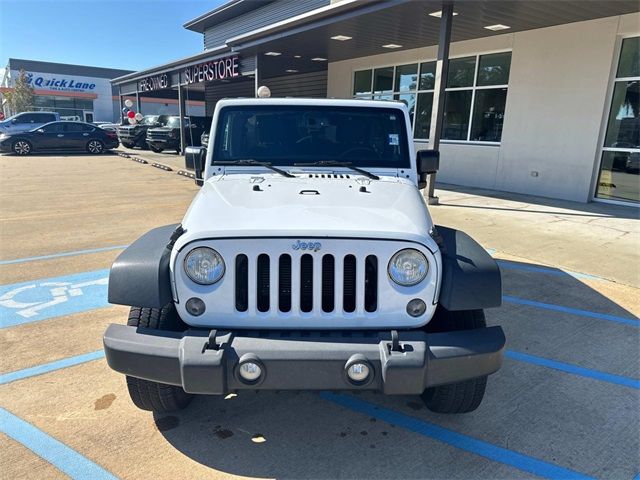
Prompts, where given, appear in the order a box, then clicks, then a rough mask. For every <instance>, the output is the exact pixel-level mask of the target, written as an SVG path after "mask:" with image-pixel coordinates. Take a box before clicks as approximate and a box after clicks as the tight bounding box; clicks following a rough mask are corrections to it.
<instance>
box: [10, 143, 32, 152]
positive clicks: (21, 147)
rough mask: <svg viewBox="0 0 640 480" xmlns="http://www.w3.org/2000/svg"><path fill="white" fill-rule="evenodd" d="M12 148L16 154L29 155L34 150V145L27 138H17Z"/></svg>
mask: <svg viewBox="0 0 640 480" xmlns="http://www.w3.org/2000/svg"><path fill="white" fill-rule="evenodd" d="M11 149H12V150H13V153H15V154H16V155H29V154H30V153H31V152H32V151H33V147H32V146H31V144H30V143H29V142H27V141H26V140H16V141H15V142H13V145H11Z"/></svg>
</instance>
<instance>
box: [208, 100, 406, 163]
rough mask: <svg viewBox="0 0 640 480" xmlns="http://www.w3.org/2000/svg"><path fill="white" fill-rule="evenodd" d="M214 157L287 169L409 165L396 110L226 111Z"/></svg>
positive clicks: (254, 108) (271, 107) (400, 118)
mask: <svg viewBox="0 0 640 480" xmlns="http://www.w3.org/2000/svg"><path fill="white" fill-rule="evenodd" d="M213 159H214V163H215V162H216V161H220V162H228V161H233V160H242V159H253V160H256V161H261V162H270V163H272V164H273V165H282V166H293V165H294V164H299V163H307V162H308V163H314V162H322V161H333V162H349V163H351V164H352V165H354V166H359V167H381V168H408V167H409V166H410V161H409V152H408V146H407V132H406V129H405V118H404V115H403V114H402V112H401V111H400V110H398V109H395V108H377V107H336V106H309V105H306V106H288V105H246V106H237V107H225V108H224V109H222V110H221V111H220V116H219V118H218V122H217V130H216V137H215V145H214V149H213Z"/></svg>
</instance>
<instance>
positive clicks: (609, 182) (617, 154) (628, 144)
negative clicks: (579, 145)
mask: <svg viewBox="0 0 640 480" xmlns="http://www.w3.org/2000/svg"><path fill="white" fill-rule="evenodd" d="M600 160H601V161H600V172H599V177H598V184H597V186H596V198H597V199H603V200H614V201H620V202H630V203H635V204H638V203H640V37H631V38H625V39H624V40H623V41H622V49H621V52H620V58H619V62H618V68H617V71H616V78H615V81H614V85H613V94H612V98H611V108H610V110H609V118H608V122H607V125H606V133H605V137H604V145H603V148H602V156H601V159H600Z"/></svg>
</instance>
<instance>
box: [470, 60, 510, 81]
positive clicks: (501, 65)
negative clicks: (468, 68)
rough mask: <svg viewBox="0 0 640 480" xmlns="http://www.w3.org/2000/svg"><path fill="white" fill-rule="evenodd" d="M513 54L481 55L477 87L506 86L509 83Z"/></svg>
mask: <svg viewBox="0 0 640 480" xmlns="http://www.w3.org/2000/svg"><path fill="white" fill-rule="evenodd" d="M510 68H511V52H505V53H494V54H492V55H481V56H480V64H479V65H478V82H477V85H479V86H484V85H506V84H507V83H509V69H510Z"/></svg>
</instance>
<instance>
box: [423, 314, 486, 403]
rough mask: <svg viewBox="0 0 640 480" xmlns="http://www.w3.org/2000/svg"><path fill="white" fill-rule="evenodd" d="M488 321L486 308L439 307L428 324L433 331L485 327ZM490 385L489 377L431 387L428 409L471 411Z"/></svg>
mask: <svg viewBox="0 0 640 480" xmlns="http://www.w3.org/2000/svg"><path fill="white" fill-rule="evenodd" d="M486 326H487V322H486V320H485V317H484V312H483V311H482V310H463V311H459V312H449V311H448V310H445V309H444V308H442V307H438V310H436V314H435V317H434V318H433V319H432V320H431V322H429V323H428V324H427V331H428V332H430V333H436V332H447V331H454V330H472V329H475V328H485V327H486ZM486 386H487V376H486V375H484V376H482V377H476V378H472V379H470V380H465V381H463V382H456V383H450V384H448V385H439V386H437V387H431V388H427V389H426V390H425V391H424V392H423V393H422V400H424V403H425V404H426V406H427V408H428V409H429V410H431V411H433V412H437V413H468V412H473V411H474V410H475V409H476V408H478V407H479V406H480V403H481V402H482V398H483V397H484V391H485V387H486Z"/></svg>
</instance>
